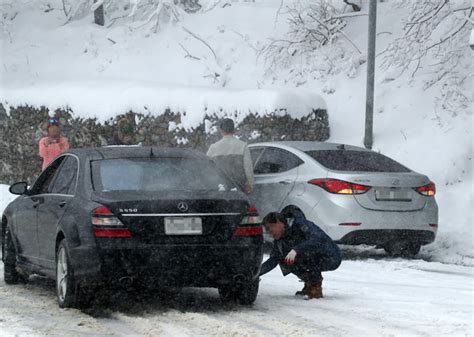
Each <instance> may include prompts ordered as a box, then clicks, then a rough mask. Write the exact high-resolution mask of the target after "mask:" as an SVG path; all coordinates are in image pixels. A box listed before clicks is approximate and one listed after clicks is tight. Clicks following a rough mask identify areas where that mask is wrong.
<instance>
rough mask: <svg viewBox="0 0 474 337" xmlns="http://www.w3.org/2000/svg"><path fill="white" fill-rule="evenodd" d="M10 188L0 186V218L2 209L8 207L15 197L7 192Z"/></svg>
mask: <svg viewBox="0 0 474 337" xmlns="http://www.w3.org/2000/svg"><path fill="white" fill-rule="evenodd" d="M9 187H10V186H8V185H4V184H0V217H1V215H2V214H3V211H4V209H5V208H6V207H7V206H8V204H9V203H10V202H12V201H13V199H15V198H16V197H17V196H16V195H14V194H11V193H10V192H9V191H8V188H9Z"/></svg>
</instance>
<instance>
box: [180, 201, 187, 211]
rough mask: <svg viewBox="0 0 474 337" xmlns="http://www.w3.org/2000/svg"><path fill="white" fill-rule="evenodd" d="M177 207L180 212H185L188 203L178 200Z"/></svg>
mask: <svg viewBox="0 0 474 337" xmlns="http://www.w3.org/2000/svg"><path fill="white" fill-rule="evenodd" d="M178 209H179V210H180V211H181V212H186V211H187V210H188V209H189V207H188V204H187V203H185V202H180V203H179V204H178Z"/></svg>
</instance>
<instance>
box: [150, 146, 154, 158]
mask: <svg viewBox="0 0 474 337" xmlns="http://www.w3.org/2000/svg"><path fill="white" fill-rule="evenodd" d="M153 156H154V154H153V148H152V147H150V158H151V157H153Z"/></svg>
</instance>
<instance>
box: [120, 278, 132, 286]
mask: <svg viewBox="0 0 474 337" xmlns="http://www.w3.org/2000/svg"><path fill="white" fill-rule="evenodd" d="M119 283H120V285H121V286H123V287H130V286H131V285H132V284H133V278H131V277H130V276H124V277H121V278H120V279H119Z"/></svg>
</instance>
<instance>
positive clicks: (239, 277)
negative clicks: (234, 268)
mask: <svg viewBox="0 0 474 337" xmlns="http://www.w3.org/2000/svg"><path fill="white" fill-rule="evenodd" d="M234 282H235V283H238V284H242V283H245V282H246V277H245V275H243V274H237V275H235V276H234Z"/></svg>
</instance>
